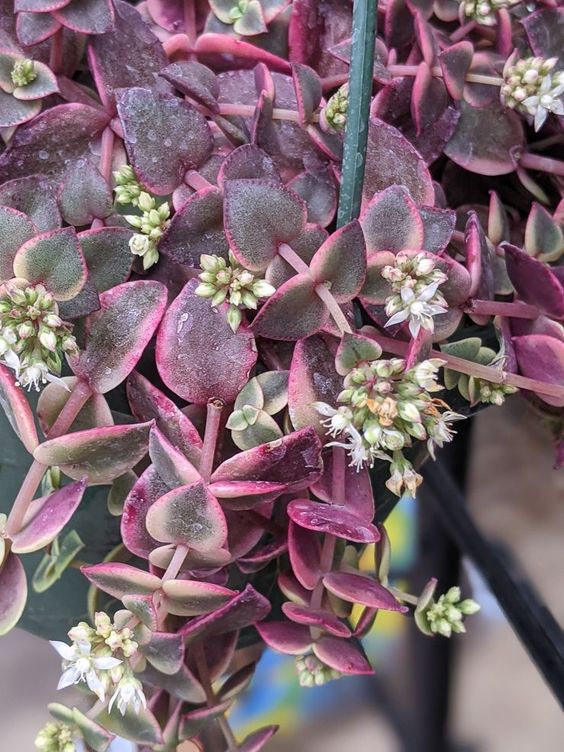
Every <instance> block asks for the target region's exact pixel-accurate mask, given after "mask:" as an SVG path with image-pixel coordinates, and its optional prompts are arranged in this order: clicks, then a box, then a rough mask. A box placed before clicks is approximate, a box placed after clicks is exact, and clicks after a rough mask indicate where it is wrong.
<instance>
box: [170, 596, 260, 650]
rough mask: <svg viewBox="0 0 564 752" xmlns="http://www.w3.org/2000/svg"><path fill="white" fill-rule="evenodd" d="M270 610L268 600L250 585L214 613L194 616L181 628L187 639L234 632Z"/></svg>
mask: <svg viewBox="0 0 564 752" xmlns="http://www.w3.org/2000/svg"><path fill="white" fill-rule="evenodd" d="M269 611H270V603H269V602H268V600H267V599H266V598H265V597H264V596H263V595H261V594H260V593H258V592H257V591H256V590H255V589H254V588H253V587H252V586H251V585H247V587H246V588H245V589H244V590H243V592H242V593H239V595H236V596H235V597H234V598H232V599H231V600H230V601H229V603H226V604H225V606H221V607H220V608H218V609H217V610H216V611H214V613H212V614H207V615H206V616H200V617H196V618H195V619H192V620H191V621H189V622H188V623H187V624H186V625H185V626H184V627H182V628H181V630H180V633H181V634H183V635H184V636H185V637H186V638H187V639H188V640H189V641H190V640H192V639H195V638H206V639H207V638H209V637H211V636H213V635H221V634H225V633H226V632H234V631H237V630H239V629H243V628H244V627H248V626H249V625H251V624H256V622H258V621H261V620H262V619H264V617H265V616H266V615H267V614H268V612H269Z"/></svg>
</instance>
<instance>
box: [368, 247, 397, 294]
mask: <svg viewBox="0 0 564 752" xmlns="http://www.w3.org/2000/svg"><path fill="white" fill-rule="evenodd" d="M395 260H396V259H395V254H394V253H392V252H391V251H376V252H375V253H373V254H372V256H370V258H369V259H368V264H367V267H366V279H365V282H364V286H363V288H362V290H361V291H360V294H359V298H360V299H361V301H362V302H363V303H364V304H366V303H368V304H372V305H383V304H384V303H385V302H386V298H388V297H389V296H390V295H392V294H393V292H392V286H391V284H390V282H389V281H388V280H387V279H384V277H383V276H382V271H383V269H384V267H385V266H394V264H395Z"/></svg>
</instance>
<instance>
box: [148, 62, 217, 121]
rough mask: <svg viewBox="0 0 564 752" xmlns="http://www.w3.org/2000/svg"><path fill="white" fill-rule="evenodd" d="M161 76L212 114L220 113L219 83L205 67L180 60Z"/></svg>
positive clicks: (163, 71) (167, 67)
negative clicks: (218, 100) (218, 101)
mask: <svg viewBox="0 0 564 752" xmlns="http://www.w3.org/2000/svg"><path fill="white" fill-rule="evenodd" d="M159 75H161V76H162V77H163V78H164V79H166V80H167V81H169V82H170V83H171V84H172V85H173V86H174V88H175V89H177V90H178V91H181V92H182V93H183V94H186V96H188V97H190V99H193V100H195V101H196V102H198V103H199V104H201V105H203V106H204V107H207V108H208V109H209V110H211V111H212V112H217V111H218V106H217V98H218V96H219V83H218V81H217V76H216V75H215V73H214V72H213V71H212V70H210V69H209V68H207V67H206V66H205V65H202V64H201V63H198V62H196V61H195V60H180V61H178V62H176V63H171V65H167V66H166V68H163V70H161V71H160V74H159Z"/></svg>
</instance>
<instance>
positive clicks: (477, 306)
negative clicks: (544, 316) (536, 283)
mask: <svg viewBox="0 0 564 752" xmlns="http://www.w3.org/2000/svg"><path fill="white" fill-rule="evenodd" d="M464 312H465V313H475V314H478V315H484V316H512V317H514V318H518V319H536V318H538V317H539V316H540V315H541V314H540V311H539V309H538V308H537V307H536V306H533V305H529V304H528V303H521V301H518V300H517V301H514V302H502V301H499V300H470V301H469V302H468V305H467V306H466V307H465V308H464Z"/></svg>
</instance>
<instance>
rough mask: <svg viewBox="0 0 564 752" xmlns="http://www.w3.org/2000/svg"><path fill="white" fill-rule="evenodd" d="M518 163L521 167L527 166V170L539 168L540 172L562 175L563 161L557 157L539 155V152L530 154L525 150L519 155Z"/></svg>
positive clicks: (563, 170) (563, 173) (563, 171)
mask: <svg viewBox="0 0 564 752" xmlns="http://www.w3.org/2000/svg"><path fill="white" fill-rule="evenodd" d="M519 164H520V165H521V167H527V168H528V169H529V170H540V171H541V172H549V173H552V174H553V175H560V176H564V162H561V161H560V160H559V159H551V157H541V155H540V154H531V153H530V152H527V151H526V152H523V154H521V156H520V157H519Z"/></svg>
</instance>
